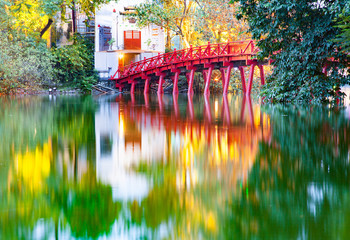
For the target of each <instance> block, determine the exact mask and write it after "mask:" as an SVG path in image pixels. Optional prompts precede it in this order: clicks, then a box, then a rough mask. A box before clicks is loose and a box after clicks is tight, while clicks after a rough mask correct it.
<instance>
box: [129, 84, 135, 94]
mask: <svg viewBox="0 0 350 240" xmlns="http://www.w3.org/2000/svg"><path fill="white" fill-rule="evenodd" d="M135 85H136V83H135V81H133V82H132V83H131V89H130V93H131V94H134V93H135Z"/></svg>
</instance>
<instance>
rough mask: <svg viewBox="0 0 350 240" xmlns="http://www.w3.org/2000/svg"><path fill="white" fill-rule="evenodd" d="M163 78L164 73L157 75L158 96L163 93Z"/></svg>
mask: <svg viewBox="0 0 350 240" xmlns="http://www.w3.org/2000/svg"><path fill="white" fill-rule="evenodd" d="M164 77H165V73H160V74H159V81H158V92H157V93H158V94H162V93H164V90H163V83H164Z"/></svg>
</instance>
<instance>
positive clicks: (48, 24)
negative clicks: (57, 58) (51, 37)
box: [40, 18, 53, 38]
mask: <svg viewBox="0 0 350 240" xmlns="http://www.w3.org/2000/svg"><path fill="white" fill-rule="evenodd" d="M52 23H53V20H52V19H51V18H50V19H49V20H48V21H47V24H46V26H45V27H44V28H43V30H41V31H40V38H42V37H43V35H44V33H45V32H46V31H47V30H48V29H49V28H50V26H51V25H52Z"/></svg>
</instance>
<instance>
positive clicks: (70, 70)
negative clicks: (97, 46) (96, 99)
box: [53, 36, 98, 92]
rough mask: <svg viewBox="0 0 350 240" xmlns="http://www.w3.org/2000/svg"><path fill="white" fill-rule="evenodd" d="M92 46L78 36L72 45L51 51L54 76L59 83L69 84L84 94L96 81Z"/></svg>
mask: <svg viewBox="0 0 350 240" xmlns="http://www.w3.org/2000/svg"><path fill="white" fill-rule="evenodd" d="M93 53H94V52H93V44H92V43H91V42H89V41H88V40H86V39H84V38H81V37H79V36H76V37H75V41H74V44H73V45H68V46H63V47H60V48H54V49H53V55H54V56H55V74H56V79H57V81H58V82H59V83H70V84H73V85H74V86H76V87H78V88H80V89H81V90H82V91H84V92H88V91H90V90H91V87H92V86H93V84H95V83H96V81H97V80H98V75H97V73H96V72H95V70H94V55H93Z"/></svg>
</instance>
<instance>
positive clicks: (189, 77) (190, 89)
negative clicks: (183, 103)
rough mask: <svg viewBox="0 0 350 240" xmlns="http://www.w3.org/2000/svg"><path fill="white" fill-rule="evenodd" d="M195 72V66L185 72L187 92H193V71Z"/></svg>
mask: <svg viewBox="0 0 350 240" xmlns="http://www.w3.org/2000/svg"><path fill="white" fill-rule="evenodd" d="M195 72H196V67H192V68H191V71H190V72H189V73H187V74H186V77H187V81H188V90H187V94H188V95H190V94H193V79H194V73H195Z"/></svg>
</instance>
